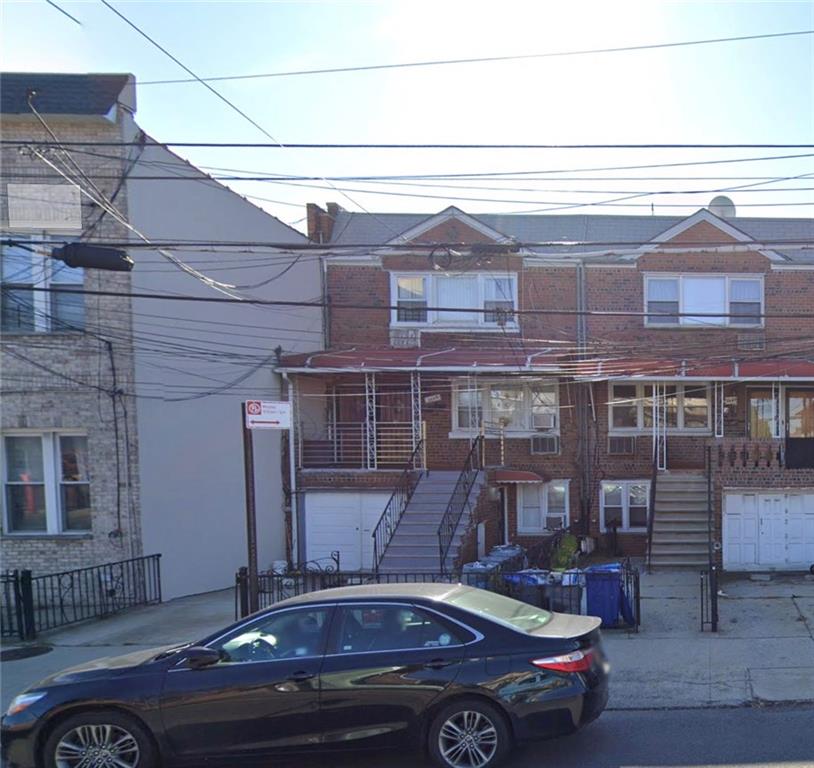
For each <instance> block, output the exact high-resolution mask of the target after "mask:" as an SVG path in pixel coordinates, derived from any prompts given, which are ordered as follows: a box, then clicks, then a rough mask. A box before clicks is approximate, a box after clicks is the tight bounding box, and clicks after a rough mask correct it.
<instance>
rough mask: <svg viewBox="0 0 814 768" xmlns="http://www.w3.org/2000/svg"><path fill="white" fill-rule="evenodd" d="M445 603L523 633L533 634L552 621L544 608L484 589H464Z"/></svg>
mask: <svg viewBox="0 0 814 768" xmlns="http://www.w3.org/2000/svg"><path fill="white" fill-rule="evenodd" d="M444 602H446V603H451V604H452V605H455V606H457V607H458V608H461V609H462V610H464V611H469V612H470V613H476V614H478V615H480V616H484V617H486V618H487V619H492V620H493V621H497V622H500V623H501V624H506V625H508V626H510V627H512V628H513V629H518V630H520V631H521V632H532V631H533V630H535V629H539V628H540V627H542V626H543V625H545V624H547V623H548V622H549V621H551V614H550V613H549V612H548V611H544V610H543V609H542V608H535V607H534V606H533V605H529V604H528V603H521V602H520V601H519V600H512V599H511V598H510V597H504V596H503V595H497V594H495V593H494V592H487V591H486V590H484V589H462V590H460V591H459V592H454V593H453V594H452V595H450V596H449V597H447V598H446V599H445V601H444Z"/></svg>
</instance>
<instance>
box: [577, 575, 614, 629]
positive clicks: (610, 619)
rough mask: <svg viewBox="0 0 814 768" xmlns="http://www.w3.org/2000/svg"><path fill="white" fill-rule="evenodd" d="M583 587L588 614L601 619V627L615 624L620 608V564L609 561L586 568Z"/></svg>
mask: <svg viewBox="0 0 814 768" xmlns="http://www.w3.org/2000/svg"><path fill="white" fill-rule="evenodd" d="M585 589H586V609H587V612H588V615H589V616H598V617H599V618H600V619H602V626H603V627H613V626H615V625H616V623H617V621H618V620H619V613H620V612H621V608H622V605H621V597H622V566H621V565H620V564H619V563H611V564H609V565H593V566H591V567H589V568H586V569H585Z"/></svg>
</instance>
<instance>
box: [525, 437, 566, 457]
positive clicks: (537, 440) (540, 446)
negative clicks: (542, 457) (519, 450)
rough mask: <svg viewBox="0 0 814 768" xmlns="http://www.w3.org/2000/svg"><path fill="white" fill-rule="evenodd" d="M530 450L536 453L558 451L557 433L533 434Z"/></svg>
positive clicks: (558, 439)
mask: <svg viewBox="0 0 814 768" xmlns="http://www.w3.org/2000/svg"><path fill="white" fill-rule="evenodd" d="M531 452H532V453H537V454H540V453H559V452H560V438H559V435H534V437H532V438H531Z"/></svg>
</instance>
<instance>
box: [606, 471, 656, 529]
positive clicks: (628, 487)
mask: <svg viewBox="0 0 814 768" xmlns="http://www.w3.org/2000/svg"><path fill="white" fill-rule="evenodd" d="M649 514H650V483H649V482H648V481H647V480H617V481H613V482H611V481H605V482H603V483H602V487H601V489H600V505H599V524H600V527H601V529H602V531H603V532H606V531H609V530H610V529H611V527H615V528H616V530H619V531H632V532H640V531H645V530H647V519H648V517H649Z"/></svg>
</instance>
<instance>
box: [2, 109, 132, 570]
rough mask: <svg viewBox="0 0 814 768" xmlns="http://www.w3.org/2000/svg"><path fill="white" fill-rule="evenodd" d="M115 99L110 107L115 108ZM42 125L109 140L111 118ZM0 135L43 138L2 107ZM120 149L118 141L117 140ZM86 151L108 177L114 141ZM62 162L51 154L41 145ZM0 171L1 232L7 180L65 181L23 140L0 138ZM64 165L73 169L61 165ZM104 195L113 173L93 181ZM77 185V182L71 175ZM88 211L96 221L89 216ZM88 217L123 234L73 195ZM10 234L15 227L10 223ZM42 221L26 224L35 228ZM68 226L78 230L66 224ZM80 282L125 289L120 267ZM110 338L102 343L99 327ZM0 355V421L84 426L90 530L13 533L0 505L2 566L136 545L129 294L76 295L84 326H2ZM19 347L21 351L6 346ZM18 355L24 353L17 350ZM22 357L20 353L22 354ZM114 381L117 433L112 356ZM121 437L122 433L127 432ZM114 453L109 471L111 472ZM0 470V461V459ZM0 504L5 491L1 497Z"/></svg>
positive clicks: (85, 162) (104, 553) (119, 164)
mask: <svg viewBox="0 0 814 768" xmlns="http://www.w3.org/2000/svg"><path fill="white" fill-rule="evenodd" d="M119 109H120V108H119ZM47 120H48V123H49V125H50V126H51V127H52V129H53V130H54V131H55V132H56V134H57V135H58V136H59V138H60V139H61V140H63V141H117V140H121V138H122V134H121V129H120V124H119V122H118V121H117V122H111V121H109V120H107V119H104V118H102V117H95V118H86V119H81V120H80V119H71V118H67V117H60V118H55V117H50V116H49V117H48V118H47ZM3 137H4V138H5V139H8V140H48V139H49V136H48V135H47V134H46V133H45V131H44V130H43V129H42V128H41V127H40V126H39V125H38V124H37V123H36V121H35V120H34V119H33V117H12V116H4V121H3ZM125 149H127V148H125ZM98 154H99V155H100V156H94V155H89V154H84V153H72V156H73V158H74V159H75V160H76V162H77V163H78V164H79V165H80V167H81V168H82V170H83V171H84V172H85V173H86V174H88V175H89V176H91V177H97V176H102V177H108V178H111V177H112V178H113V179H115V178H118V176H119V175H120V174H121V173H122V171H123V169H124V167H125V158H124V156H123V152H122V150H121V149H119V148H113V147H108V148H105V151H104V152H100V153H98ZM49 157H50V159H51V160H52V162H54V163H55V164H57V165H60V167H62V163H61V162H60V158H59V156H58V155H57V154H55V153H52V154H50V155H49ZM2 164H3V177H2V180H1V181H0V226H1V227H2V230H3V232H9V231H10V230H9V211H8V184H9V183H14V182H15V180H16V181H18V182H20V181H22V180H23V179H21V178H19V177H20V176H21V175H22V176H26V177H28V178H25V179H24V181H25V183H30V184H35V183H43V184H60V183H66V182H63V181H62V180H60V179H59V178H54V175H55V172H54V171H53V170H52V169H51V168H49V167H48V166H47V165H46V164H45V163H43V162H42V161H41V160H40V159H38V158H36V157H33V156H31V155H30V153H27V152H26V151H25V150H21V149H18V148H16V147H15V148H11V147H4V148H3V158H2ZM65 167H66V171H67V172H68V173H69V175H71V176H73V175H74V173H75V171H74V170H73V169H72V168H69V167H68V166H67V165H66V166H65ZM97 183H98V185H99V187H100V188H101V191H102V192H103V193H104V194H105V195H107V196H110V195H112V194H113V193H114V191H115V190H116V186H117V184H116V181H115V180H100V181H98V182H97ZM80 184H81V185H84V184H85V182H84V181H81V182H80ZM115 204H116V206H117V208H118V209H119V210H120V211H122V212H124V214H125V216H126V212H127V193H126V188H124V187H122V189H120V190H119V191H118V194H117V195H116V201H115ZM97 221H98V224H95V223H96V222H97ZM90 225H95V228H94V234H95V236H96V237H98V238H102V239H103V238H109V239H112V240H118V241H121V240H125V239H126V238H127V231H126V229H125V228H124V227H123V226H122V225H121V224H119V223H117V222H116V221H115V220H114V219H113V218H112V217H111V216H110V215H105V216H104V217H102V218H100V210H99V208H98V207H96V206H95V205H94V204H92V203H90V202H89V201H88V200H87V199H86V198H84V197H83V198H82V226H83V227H84V228H86V227H88V226H90ZM11 232H12V233H13V234H23V233H22V232H20V231H19V230H14V229H12V230H11ZM41 234H42V231H37V232H36V233H35V232H31V235H32V237H40V236H41ZM76 234H78V233H76ZM84 287H85V288H87V289H89V290H108V291H114V292H117V293H119V292H120V293H127V292H128V291H129V288H130V277H129V275H128V274H127V273H119V272H102V271H99V270H89V271H86V272H85V281H84ZM99 334H103V335H104V337H105V338H106V339H110V340H111V342H110V344H109V345H108V344H107V343H105V341H104V340H103V339H102V338H101V337H100V335H99ZM4 342H5V343H4V346H3V352H2V358H1V359H0V366H1V367H2V380H1V386H2V415H1V416H2V422H1V426H2V430H3V432H4V433H7V432H8V431H9V430H11V431H13V432H14V433H16V434H20V432H19V430H30V431H31V433H32V434H33V433H36V432H38V431H42V432H44V431H52V430H53V431H57V432H58V431H61V430H62V431H64V430H73V431H77V432H81V433H83V434H86V435H87V443H88V466H89V474H90V499H91V507H92V530H91V531H89V532H87V533H82V534H55V535H50V534H49V535H46V534H25V535H24V534H13V533H10V532H9V531H8V524H7V520H6V519H5V514H4V516H3V534H2V536H0V551H2V559H3V567H4V568H29V569H31V570H32V571H33V572H34V573H35V574H38V573H52V572H56V571H61V570H67V569H73V568H80V567H84V566H90V565H96V564H99V563H103V562H110V561H114V560H121V559H125V558H129V557H133V556H138V555H140V554H141V533H140V516H139V487H138V476H139V473H138V442H137V434H136V408H137V402H136V401H135V399H134V398H133V397H132V392H133V389H134V387H133V346H132V333H131V318H130V302H129V300H128V299H122V298H121V297H103V296H98V297H94V296H86V297H85V331H84V332H59V333H49V332H41V333H25V334H6V335H5V339H4ZM17 354H19V355H20V356H21V357H17V356H15V355H17ZM23 357H24V358H26V359H25V360H24V359H22V358H23ZM29 361H30V362H29ZM114 365H115V371H116V386H117V387H118V389H119V390H121V391H122V392H123V393H125V394H124V395H122V396H121V397H119V398H117V401H118V402H117V403H116V405H115V414H116V415H115V419H116V423H117V425H118V432H119V443H118V446H117V445H116V441H115V438H114V402H113V398H112V397H111V394H110V393H111V391H112V390H113V366H114ZM128 438H129V442H127V439H128ZM117 455H118V460H119V479H118V480H117V468H116V465H117ZM3 471H4V472H5V468H3ZM3 505H4V506H5V501H4V502H3Z"/></svg>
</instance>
